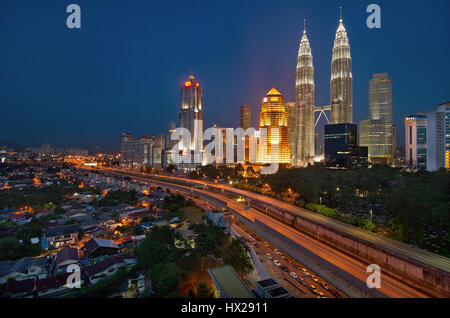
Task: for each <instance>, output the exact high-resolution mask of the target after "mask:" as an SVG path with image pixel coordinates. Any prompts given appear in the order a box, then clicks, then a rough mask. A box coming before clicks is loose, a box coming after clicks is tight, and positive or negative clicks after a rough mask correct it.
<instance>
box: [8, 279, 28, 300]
mask: <svg viewBox="0 0 450 318" xmlns="http://www.w3.org/2000/svg"><path fill="white" fill-rule="evenodd" d="M34 284H35V279H34V278H28V279H24V280H14V279H10V280H8V281H6V282H5V283H3V284H0V298H18V297H26V298H31V297H33V292H34V289H35V287H34V286H35V285H34Z"/></svg>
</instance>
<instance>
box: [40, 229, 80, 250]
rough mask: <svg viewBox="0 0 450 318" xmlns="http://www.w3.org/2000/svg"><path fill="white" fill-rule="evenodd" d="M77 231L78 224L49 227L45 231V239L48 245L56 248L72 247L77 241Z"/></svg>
mask: <svg viewBox="0 0 450 318" xmlns="http://www.w3.org/2000/svg"><path fill="white" fill-rule="evenodd" d="M79 231H80V227H79V225H78V224H70V225H62V226H54V227H49V228H48V229H46V230H45V238H46V239H47V241H48V243H49V244H50V245H55V246H56V247H60V246H65V245H73V244H75V243H76V242H77V240H78V233H79Z"/></svg>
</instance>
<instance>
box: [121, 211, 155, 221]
mask: <svg viewBox="0 0 450 318" xmlns="http://www.w3.org/2000/svg"><path fill="white" fill-rule="evenodd" d="M155 214H156V211H152V210H149V209H147V208H145V209H137V210H132V211H129V212H126V213H121V214H120V218H121V219H122V220H124V221H127V222H140V221H141V220H142V218H143V217H146V216H151V215H153V216H154V215H155Z"/></svg>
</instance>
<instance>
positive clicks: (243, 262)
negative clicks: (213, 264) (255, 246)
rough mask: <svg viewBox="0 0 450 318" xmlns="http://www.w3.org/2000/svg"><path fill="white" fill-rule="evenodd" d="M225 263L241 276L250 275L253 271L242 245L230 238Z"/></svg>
mask: <svg viewBox="0 0 450 318" xmlns="http://www.w3.org/2000/svg"><path fill="white" fill-rule="evenodd" d="M225 263H226V264H228V265H231V266H232V267H233V268H234V269H235V270H236V271H237V272H239V273H242V274H247V273H250V272H251V271H252V270H253V269H254V267H253V263H252V261H251V259H250V257H249V255H248V252H247V249H246V248H245V246H244V244H243V243H242V242H241V241H240V240H238V239H235V238H232V241H231V243H230V247H229V253H228V256H227V257H226V258H225Z"/></svg>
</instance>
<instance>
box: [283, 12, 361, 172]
mask: <svg viewBox="0 0 450 318" xmlns="http://www.w3.org/2000/svg"><path fill="white" fill-rule="evenodd" d="M330 89H331V94H330V96H331V98H330V110H331V123H332V124H339V123H352V122H353V77H352V60H351V55H350V45H349V41H348V36H347V32H346V30H345V27H344V24H343V20H342V8H341V14H340V19H339V26H338V29H337V31H336V37H335V40H334V46H333V54H332V60H331V80H330ZM292 111H293V114H292V120H293V121H294V122H293V123H292V126H291V129H290V131H291V136H290V138H289V139H290V140H289V143H290V147H291V156H292V164H293V165H295V166H305V165H307V164H308V163H312V161H313V157H314V155H315V153H314V152H315V150H314V139H315V138H314V137H315V130H314V127H315V124H314V119H315V116H314V111H315V84H314V65H313V57H312V53H311V45H310V43H309V39H308V36H307V35H306V20H305V21H304V26H303V36H302V39H301V41H300V47H299V50H298V57H297V71H296V83H295V106H294V108H293V109H292Z"/></svg>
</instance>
